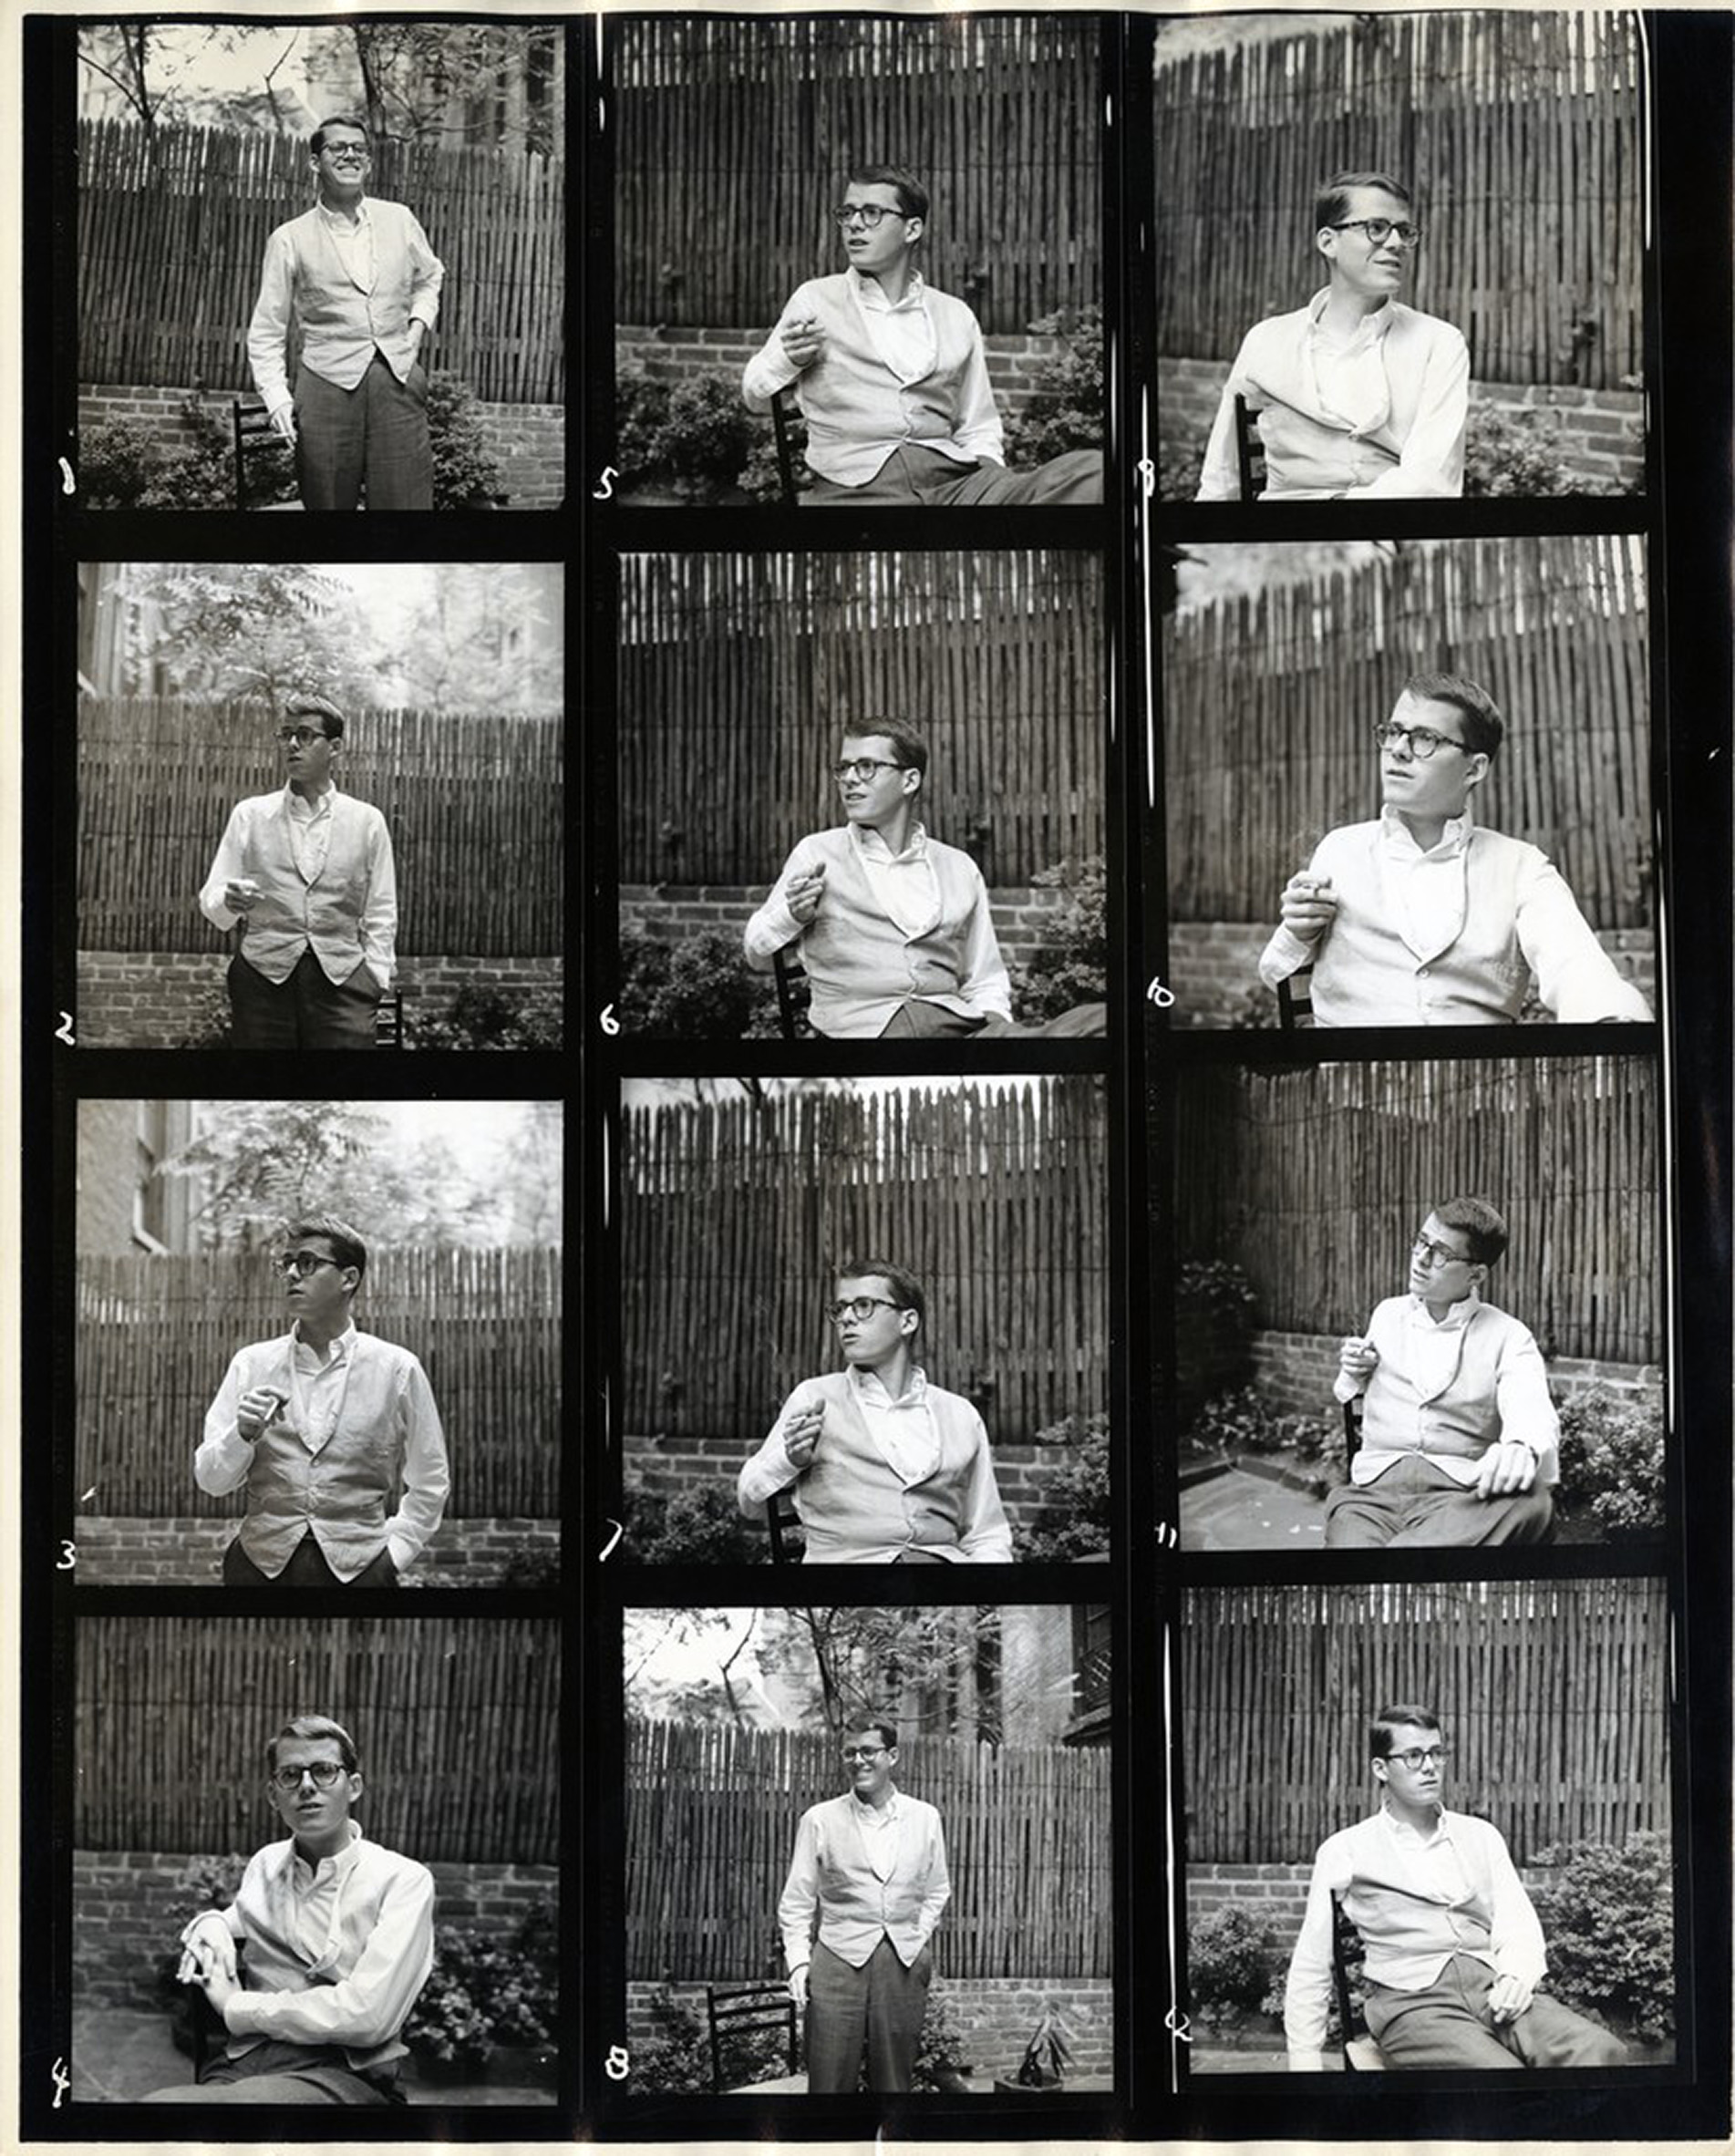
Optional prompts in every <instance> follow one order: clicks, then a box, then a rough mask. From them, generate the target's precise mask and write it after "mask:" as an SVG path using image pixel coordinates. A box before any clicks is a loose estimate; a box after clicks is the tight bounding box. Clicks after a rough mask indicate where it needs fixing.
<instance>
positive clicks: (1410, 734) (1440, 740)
mask: <svg viewBox="0 0 1735 2156" xmlns="http://www.w3.org/2000/svg"><path fill="white" fill-rule="evenodd" d="M1374 739H1375V740H1376V741H1378V742H1379V746H1380V747H1381V748H1397V746H1398V744H1399V742H1400V741H1401V742H1402V743H1403V745H1404V747H1405V748H1408V749H1409V751H1410V755H1411V756H1413V757H1414V758H1417V760H1418V761H1419V762H1420V763H1424V764H1425V763H1426V762H1427V761H1428V758H1430V756H1432V754H1433V753H1434V751H1435V749H1436V748H1455V749H1457V750H1458V751H1459V753H1460V754H1461V755H1462V756H1468V755H1469V754H1470V744H1469V742H1468V741H1454V740H1453V739H1452V738H1451V735H1450V734H1437V733H1435V731H1434V729H1433V728H1432V727H1400V726H1399V724H1398V722H1397V721H1396V719H1391V718H1382V719H1381V720H1380V722H1379V725H1378V726H1377V727H1375V728H1374Z"/></svg>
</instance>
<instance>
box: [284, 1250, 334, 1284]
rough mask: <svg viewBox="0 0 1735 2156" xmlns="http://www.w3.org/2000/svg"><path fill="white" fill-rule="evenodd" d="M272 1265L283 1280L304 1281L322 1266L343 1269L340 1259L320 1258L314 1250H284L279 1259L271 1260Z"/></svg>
mask: <svg viewBox="0 0 1735 2156" xmlns="http://www.w3.org/2000/svg"><path fill="white" fill-rule="evenodd" d="M271 1262H272V1265H273V1267H274V1269H275V1270H276V1271H277V1272H279V1273H281V1274H283V1276H284V1279H285V1280H305V1279H306V1277H307V1275H308V1274H310V1273H317V1272H318V1270H319V1268H320V1267H321V1266H322V1265H336V1267H337V1268H338V1269H339V1271H341V1270H342V1268H343V1260H342V1259H341V1258H322V1257H321V1256H320V1254H319V1253H318V1252H317V1251H314V1250H286V1251H284V1253H283V1255H282V1256H281V1257H276V1258H273V1260H272V1261H271Z"/></svg>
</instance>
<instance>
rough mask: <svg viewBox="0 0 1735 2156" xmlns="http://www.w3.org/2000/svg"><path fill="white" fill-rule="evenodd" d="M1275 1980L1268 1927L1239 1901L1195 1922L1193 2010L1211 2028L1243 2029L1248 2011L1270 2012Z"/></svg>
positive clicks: (1190, 1963)
mask: <svg viewBox="0 0 1735 2156" xmlns="http://www.w3.org/2000/svg"><path fill="white" fill-rule="evenodd" d="M1272 1980H1273V1970H1272V1965H1271V1956H1270V1952H1269V1949H1268V1948H1267V1946H1266V1943H1265V1927H1264V1925H1263V1924H1260V1923H1259V1921H1258V1919H1257V1918H1256V1917H1254V1916H1251V1915H1249V1914H1248V1913H1247V1911H1246V1910H1244V1908H1242V1907H1241V1906H1240V1905H1239V1904H1238V1903H1234V1902H1225V1903H1224V1904H1223V1906H1222V1907H1221V1908H1219V1909H1213V1910H1211V1911H1210V1912H1209V1913H1208V1914H1206V1915H1204V1916H1202V1917H1201V1918H1200V1919H1199V1921H1198V1922H1197V1923H1196V1924H1192V1925H1191V1926H1189V1928H1188V1932H1187V1990H1188V1993H1189V1996H1190V2001H1191V2009H1190V2010H1191V2012H1192V2015H1193V2019H1194V2020H1195V2021H1199V2022H1203V2024H1204V2026H1205V2027H1206V2028H1208V2029H1232V2028H1239V2027H1241V2025H1242V2023H1243V2022H1244V2021H1245V2019H1246V2018H1247V2017H1248V2015H1250V2014H1258V2013H1262V2012H1264V2011H1265V2009H1266V2005H1267V2000H1268V1996H1269V1994H1270V1991H1271V1986H1272Z"/></svg>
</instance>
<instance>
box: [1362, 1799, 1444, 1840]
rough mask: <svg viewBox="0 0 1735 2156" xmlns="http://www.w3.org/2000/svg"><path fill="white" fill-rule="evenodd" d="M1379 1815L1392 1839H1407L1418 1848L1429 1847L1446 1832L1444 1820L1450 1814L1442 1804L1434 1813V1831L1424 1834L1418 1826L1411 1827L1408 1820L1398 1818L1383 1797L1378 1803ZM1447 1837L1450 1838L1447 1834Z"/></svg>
mask: <svg viewBox="0 0 1735 2156" xmlns="http://www.w3.org/2000/svg"><path fill="white" fill-rule="evenodd" d="M1379 1817H1380V1819H1381V1820H1382V1821H1384V1823H1385V1829H1386V1831H1387V1833H1389V1835H1390V1836H1391V1838H1392V1840H1393V1841H1407V1842H1409V1843H1410V1844H1411V1846H1412V1847H1415V1848H1418V1849H1430V1848H1432V1846H1433V1844H1434V1843H1435V1842H1436V1841H1439V1840H1440V1838H1441V1835H1442V1834H1445V1833H1446V1821H1447V1819H1448V1818H1449V1817H1450V1814H1449V1813H1448V1812H1447V1810H1446V1807H1445V1806H1444V1805H1443V1804H1442V1805H1441V1807H1440V1810H1438V1811H1437V1812H1436V1813H1435V1814H1434V1831H1433V1832H1432V1833H1431V1834H1424V1833H1423V1832H1422V1831H1420V1828H1417V1827H1412V1826H1411V1825H1410V1822H1409V1821H1408V1820H1401V1819H1399V1817H1398V1814H1397V1813H1396V1812H1395V1811H1394V1810H1392V1808H1391V1806H1390V1805H1389V1803H1387V1802H1386V1800H1385V1799H1384V1798H1381V1800H1380V1803H1379ZM1448 1839H1450V1837H1449V1836H1448Z"/></svg>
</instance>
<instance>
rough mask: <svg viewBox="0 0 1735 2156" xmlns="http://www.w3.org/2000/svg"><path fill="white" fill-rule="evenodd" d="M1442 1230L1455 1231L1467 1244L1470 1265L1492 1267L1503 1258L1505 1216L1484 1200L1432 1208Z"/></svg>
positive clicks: (1459, 1200) (1506, 1237) (1463, 1200)
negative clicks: (1468, 1245) (1453, 1229)
mask: <svg viewBox="0 0 1735 2156" xmlns="http://www.w3.org/2000/svg"><path fill="white" fill-rule="evenodd" d="M1434 1218H1435V1219H1436V1220H1437V1221H1438V1222H1440V1224H1441V1227H1442V1228H1456V1229H1457V1230H1458V1232H1459V1233H1460V1234H1461V1235H1462V1236H1463V1237H1464V1239H1465V1240H1466V1241H1467V1242H1468V1243H1469V1244H1470V1257H1471V1263H1472V1264H1477V1265H1492V1264H1497V1263H1498V1262H1499V1261H1500V1259H1502V1258H1503V1257H1504V1256H1505V1254H1506V1244H1507V1243H1508V1242H1509V1241H1510V1237H1509V1235H1508V1233H1507V1230H1506V1216H1505V1214H1504V1213H1503V1212H1501V1211H1500V1210H1499V1208H1498V1207H1497V1206H1493V1205H1491V1204H1490V1203H1489V1202H1488V1201H1487V1199H1486V1198H1448V1199H1447V1200H1446V1202H1445V1203H1444V1204H1443V1205H1436V1206H1435V1207H1434Z"/></svg>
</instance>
